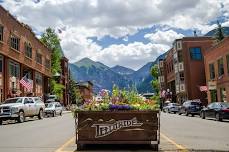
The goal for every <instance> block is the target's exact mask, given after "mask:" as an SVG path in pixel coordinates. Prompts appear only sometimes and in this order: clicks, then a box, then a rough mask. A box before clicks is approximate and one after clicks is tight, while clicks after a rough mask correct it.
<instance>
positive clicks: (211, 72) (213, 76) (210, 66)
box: [209, 64, 215, 80]
mask: <svg viewBox="0 0 229 152" xmlns="http://www.w3.org/2000/svg"><path fill="white" fill-rule="evenodd" d="M209 72H210V79H211V80H212V79H215V67H214V64H209Z"/></svg>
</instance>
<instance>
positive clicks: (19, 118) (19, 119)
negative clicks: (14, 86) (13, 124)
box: [17, 111, 25, 123]
mask: <svg viewBox="0 0 229 152" xmlns="http://www.w3.org/2000/svg"><path fill="white" fill-rule="evenodd" d="M17 121H18V122H19V123H23V122H24V121H25V114H24V112H23V111H20V112H19V116H18V119H17Z"/></svg>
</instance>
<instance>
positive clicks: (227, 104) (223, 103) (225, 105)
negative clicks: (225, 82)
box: [221, 102, 229, 108]
mask: <svg viewBox="0 0 229 152" xmlns="http://www.w3.org/2000/svg"><path fill="white" fill-rule="evenodd" d="M221 105H222V106H223V107H225V108H229V102H222V103H221Z"/></svg>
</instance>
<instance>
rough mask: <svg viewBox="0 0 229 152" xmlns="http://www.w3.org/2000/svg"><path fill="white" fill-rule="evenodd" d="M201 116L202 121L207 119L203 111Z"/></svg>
mask: <svg viewBox="0 0 229 152" xmlns="http://www.w3.org/2000/svg"><path fill="white" fill-rule="evenodd" d="M200 116H201V118H202V119H205V113H204V112H203V111H202V112H201V113H200Z"/></svg>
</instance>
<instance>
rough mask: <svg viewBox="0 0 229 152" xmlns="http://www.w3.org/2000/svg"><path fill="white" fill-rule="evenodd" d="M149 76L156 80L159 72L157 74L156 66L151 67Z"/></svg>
mask: <svg viewBox="0 0 229 152" xmlns="http://www.w3.org/2000/svg"><path fill="white" fill-rule="evenodd" d="M150 71H151V75H152V76H153V77H154V78H155V79H158V76H159V72H158V65H157V64H155V65H154V66H152V67H151V70H150Z"/></svg>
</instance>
